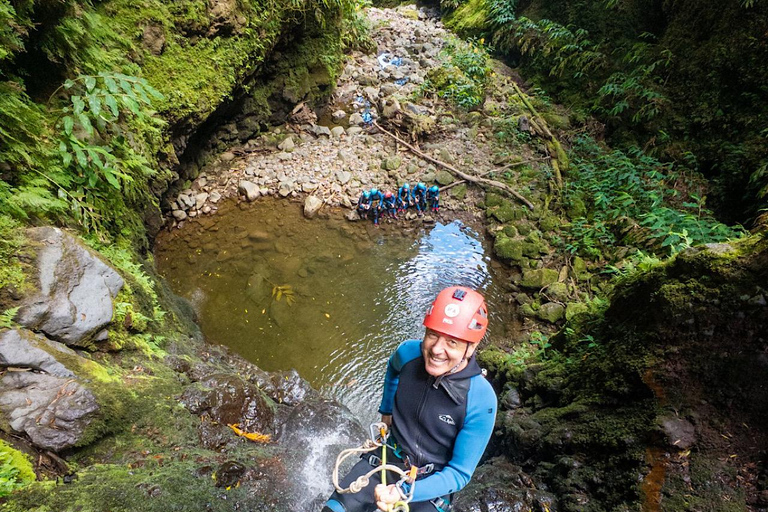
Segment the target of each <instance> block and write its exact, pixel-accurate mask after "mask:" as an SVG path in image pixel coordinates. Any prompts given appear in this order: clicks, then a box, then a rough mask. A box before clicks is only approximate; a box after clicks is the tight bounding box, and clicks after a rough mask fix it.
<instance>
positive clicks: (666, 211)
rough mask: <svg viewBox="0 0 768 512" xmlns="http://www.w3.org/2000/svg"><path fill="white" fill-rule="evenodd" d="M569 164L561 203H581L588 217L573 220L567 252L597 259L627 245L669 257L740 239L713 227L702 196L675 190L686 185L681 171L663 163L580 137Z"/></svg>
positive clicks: (725, 228)
mask: <svg viewBox="0 0 768 512" xmlns="http://www.w3.org/2000/svg"><path fill="white" fill-rule="evenodd" d="M572 163H573V169H572V171H571V180H570V181H569V182H568V183H567V185H566V189H565V194H564V201H565V203H566V204H568V203H569V202H571V201H576V200H581V201H584V202H586V203H587V206H588V213H587V215H586V216H585V217H583V218H576V219H572V220H573V222H572V223H571V225H570V227H569V229H568V235H569V236H568V238H569V242H568V244H567V246H566V248H567V250H569V251H570V252H573V253H580V254H583V255H585V256H589V257H592V258H599V257H600V254H601V253H602V252H603V251H605V250H606V249H609V248H610V247H611V246H613V245H615V244H617V243H629V244H631V245H637V246H641V247H645V248H647V249H648V250H650V251H651V252H653V253H655V254H662V255H670V254H675V253H676V252H678V251H679V250H681V249H683V248H685V247H689V246H691V245H697V244H702V243H708V242H722V241H726V240H728V239H731V238H737V237H739V236H741V235H742V234H743V230H742V229H740V228H730V227H728V226H726V225H724V224H722V223H720V222H717V221H716V220H715V219H714V218H713V216H712V212H711V211H709V210H708V209H707V208H706V207H705V197H704V196H698V195H696V194H695V193H693V192H681V191H680V189H683V190H688V189H689V188H690V186H691V183H690V180H689V178H687V177H686V174H684V172H683V171H684V170H685V169H683V168H681V169H677V168H676V167H675V166H673V165H672V164H662V163H661V162H659V161H658V160H656V159H654V158H652V157H650V156H648V155H646V154H644V153H643V152H642V151H640V150H639V149H634V150H632V151H631V152H629V154H627V153H624V152H621V151H618V150H617V151H612V152H608V151H606V150H604V149H603V148H601V147H600V146H599V145H598V144H597V143H596V142H595V141H594V140H592V139H589V138H586V137H580V138H578V139H577V140H576V144H575V147H574V151H573V159H572ZM676 187H677V188H676Z"/></svg>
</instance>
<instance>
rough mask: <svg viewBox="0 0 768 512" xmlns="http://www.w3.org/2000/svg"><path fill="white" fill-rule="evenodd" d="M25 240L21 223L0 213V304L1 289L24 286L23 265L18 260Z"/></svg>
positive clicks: (19, 289) (0, 302)
mask: <svg viewBox="0 0 768 512" xmlns="http://www.w3.org/2000/svg"><path fill="white" fill-rule="evenodd" d="M25 242H26V238H25V236H24V230H23V227H22V225H21V224H20V223H19V222H18V221H15V220H13V219H12V218H10V217H8V216H6V215H2V214H0V304H2V302H3V301H2V291H3V289H5V288H7V287H11V288H13V289H15V290H18V291H21V290H22V289H23V288H24V287H25V283H26V276H25V272H24V265H22V263H21V261H20V260H19V255H20V254H21V253H22V247H23V246H24V245H26V244H25Z"/></svg>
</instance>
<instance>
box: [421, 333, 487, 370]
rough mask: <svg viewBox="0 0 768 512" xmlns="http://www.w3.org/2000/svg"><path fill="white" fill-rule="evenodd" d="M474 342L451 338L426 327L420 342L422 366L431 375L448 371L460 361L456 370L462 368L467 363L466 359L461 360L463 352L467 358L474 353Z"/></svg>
mask: <svg viewBox="0 0 768 512" xmlns="http://www.w3.org/2000/svg"><path fill="white" fill-rule="evenodd" d="M474 345H475V344H474V343H468V342H466V341H462V340H460V339H457V338H452V337H450V336H446V335H444V334H440V333H439V332H435V331H433V330H431V329H427V333H426V334H425V335H424V343H422V344H421V354H422V355H423V356H424V366H425V368H426V370H427V373H428V374H430V375H432V376H433V377H439V376H440V375H442V374H444V373H446V372H449V371H450V370H451V369H452V368H453V367H454V366H456V365H457V364H459V363H460V362H461V366H460V367H459V368H458V369H457V370H456V371H459V370H463V369H464V367H465V366H466V365H467V362H466V361H463V362H462V361H461V360H462V358H463V357H464V353H465V352H466V354H467V359H469V357H470V356H471V355H472V354H473V353H474V351H475V346H474Z"/></svg>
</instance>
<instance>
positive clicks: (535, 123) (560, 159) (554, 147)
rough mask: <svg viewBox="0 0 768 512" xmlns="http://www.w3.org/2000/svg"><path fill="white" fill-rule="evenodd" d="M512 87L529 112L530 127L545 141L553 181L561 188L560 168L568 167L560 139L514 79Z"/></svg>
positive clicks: (561, 176) (565, 168)
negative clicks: (553, 172) (550, 162)
mask: <svg viewBox="0 0 768 512" xmlns="http://www.w3.org/2000/svg"><path fill="white" fill-rule="evenodd" d="M512 87H514V88H515V92H516V93H517V95H518V96H519V97H520V100H521V101H522V102H523V104H524V105H525V106H526V108H527V109H528V110H529V111H530V112H531V120H530V123H531V128H533V131H534V132H536V135H538V136H539V137H541V138H542V139H544V140H545V141H546V144H547V149H548V150H549V154H550V156H551V157H552V169H554V171H555V181H556V182H557V186H558V188H563V175H562V172H561V170H562V171H566V170H567V169H568V165H569V162H568V155H566V154H565V151H564V150H563V146H561V145H560V141H558V140H557V138H556V137H555V136H554V135H552V132H551V131H550V130H549V127H548V126H547V123H546V122H545V121H544V118H543V117H541V115H540V114H539V113H538V112H537V111H536V109H535V108H533V105H532V104H531V102H530V101H529V100H528V98H527V96H526V95H525V94H524V93H523V91H521V90H520V87H518V86H517V84H516V83H515V82H514V80H513V81H512Z"/></svg>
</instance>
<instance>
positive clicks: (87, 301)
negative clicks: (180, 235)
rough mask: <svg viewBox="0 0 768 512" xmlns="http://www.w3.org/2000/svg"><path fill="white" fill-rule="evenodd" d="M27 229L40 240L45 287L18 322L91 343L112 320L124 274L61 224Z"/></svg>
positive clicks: (63, 338) (41, 278)
mask: <svg viewBox="0 0 768 512" xmlns="http://www.w3.org/2000/svg"><path fill="white" fill-rule="evenodd" d="M27 234H28V236H29V238H30V239H31V240H34V241H35V242H37V248H38V252H37V272H38V279H39V283H40V289H39V291H38V293H37V294H35V295H34V296H32V297H30V298H28V299H26V300H24V302H23V306H22V307H21V309H20V310H19V313H18V315H17V317H16V319H17V321H18V322H19V323H20V324H21V325H23V326H24V327H27V328H28V329H31V330H35V331H40V332H43V333H44V334H45V335H46V336H48V337H49V338H51V339H55V340H58V341H62V342H63V343H66V344H67V345H72V346H81V347H88V346H91V345H92V344H93V338H94V337H99V336H98V335H99V334H100V333H101V331H102V330H103V329H104V328H105V327H106V325H107V324H108V323H109V322H110V321H111V320H112V299H114V298H115V297H116V296H117V293H118V292H119V291H120V289H121V288H122V287H123V278H122V277H120V275H119V274H118V273H117V272H115V271H114V270H113V269H112V268H110V267H109V266H107V265H106V264H105V263H104V262H102V261H101V260H100V259H99V258H97V257H96V256H95V255H94V254H92V253H91V252H90V251H89V250H88V249H86V248H85V247H84V246H83V245H81V244H80V242H78V241H77V239H75V238H74V237H73V236H71V235H69V234H67V233H65V232H64V231H62V230H60V229H58V228H54V227H42V228H32V229H30V230H28V231H27ZM101 337H104V336H101Z"/></svg>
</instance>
